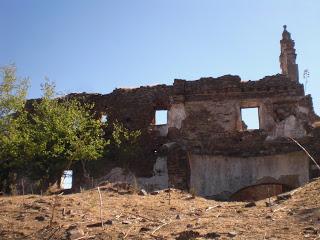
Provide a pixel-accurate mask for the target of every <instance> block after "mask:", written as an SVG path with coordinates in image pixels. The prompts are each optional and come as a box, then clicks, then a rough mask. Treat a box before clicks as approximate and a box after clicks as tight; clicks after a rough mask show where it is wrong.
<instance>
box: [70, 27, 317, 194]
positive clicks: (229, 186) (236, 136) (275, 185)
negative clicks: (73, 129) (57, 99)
mask: <svg viewBox="0 0 320 240" xmlns="http://www.w3.org/2000/svg"><path fill="white" fill-rule="evenodd" d="M280 45H281V54H280V57H279V59H280V66H281V70H282V72H281V74H276V75H273V76H266V77H264V78H262V79H260V80H257V81H242V80H241V78H240V77H239V76H232V75H225V76H221V77H218V78H212V77H206V78H200V79H198V80H194V81H187V80H182V79H175V80H174V83H173V85H157V86H144V87H139V88H133V89H115V90H114V91H113V92H112V93H110V94H86V93H82V94H71V95H69V96H71V97H84V98H85V99H86V101H88V102H93V103H95V110H96V112H97V113H99V115H100V116H102V115H105V116H106V117H107V119H108V123H112V122H113V121H116V120H117V121H119V122H122V123H123V124H124V125H125V126H126V127H127V128H128V129H131V130H136V129H140V130H141V132H142V135H141V141H142V143H143V144H142V145H143V152H144V157H143V158H140V159H133V160H132V161H133V163H134V164H132V167H131V169H130V171H131V173H128V172H123V171H122V170H121V169H119V168H117V167H116V165H113V166H112V167H110V166H107V165H108V164H107V163H106V165H105V169H104V174H103V176H102V175H100V176H99V177H100V179H101V180H110V181H112V180H117V179H122V180H128V179H129V180H130V179H131V177H130V174H131V175H133V174H134V175H135V177H136V178H137V181H138V183H139V184H140V185H141V186H143V187H145V188H150V189H161V188H166V187H168V186H174V187H175V188H180V189H187V190H192V191H194V192H195V193H196V194H198V195H201V196H205V197H209V198H215V199H234V200H241V199H259V198H262V197H264V196H265V195H266V194H267V193H272V194H276V193H281V192H283V191H286V190H289V189H293V188H295V187H298V186H301V185H303V184H305V183H307V182H308V181H309V179H310V178H311V177H314V176H316V174H317V173H316V169H315V167H314V166H313V164H312V162H311V161H310V160H309V158H308V156H307V155H306V154H305V153H304V151H303V150H302V149H301V148H300V147H299V146H297V145H296V144H295V143H294V142H293V141H292V140H291V139H290V138H294V139H296V140H298V141H299V142H301V143H302V144H303V145H304V146H306V147H307V148H308V150H310V151H311V152H312V154H314V156H319V155H320V154H319V152H318V149H320V148H319V146H320V145H319V136H320V134H319V128H316V127H315V124H314V123H315V122H317V121H319V117H318V116H317V115H316V114H315V112H314V110H313V105H312V98H311V96H310V95H305V92H304V86H303V85H302V84H300V83H299V74H298V65H297V64H296V56H297V55H296V52H295V42H294V41H293V40H292V38H291V35H290V33H289V32H288V31H287V30H286V26H284V31H283V33H282V39H281V41H280ZM247 108H256V109H257V110H258V121H259V128H258V129H247V128H246V124H245V123H244V121H243V119H242V111H244V110H245V109H247ZM160 110H166V111H167V123H166V124H161V125H158V124H157V123H156V119H155V116H156V113H157V111H160ZM106 162H107V161H106ZM102 166H103V164H102ZM78 170H79V169H78ZM78 170H77V169H74V180H73V181H74V188H77V187H79V186H81V184H82V183H81V181H82V180H81V177H80V173H79V171H78ZM77 171H78V172H77ZM94 177H98V176H94Z"/></svg>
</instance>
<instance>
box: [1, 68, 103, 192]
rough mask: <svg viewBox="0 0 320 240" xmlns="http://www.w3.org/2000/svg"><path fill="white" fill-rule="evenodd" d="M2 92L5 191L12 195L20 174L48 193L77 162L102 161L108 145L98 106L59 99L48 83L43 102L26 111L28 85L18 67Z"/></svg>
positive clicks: (5, 78)
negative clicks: (97, 116)
mask: <svg viewBox="0 0 320 240" xmlns="http://www.w3.org/2000/svg"><path fill="white" fill-rule="evenodd" d="M0 86H1V88H0V91H1V92H0V93H1V97H0V112H1V115H0V127H1V128H0V184H1V185H2V186H0V187H1V188H2V189H3V188H5V190H6V191H10V189H9V185H10V184H14V181H15V179H16V178H17V176H19V174H21V175H23V176H27V177H29V178H30V179H32V180H37V181H40V183H41V185H42V187H43V188H44V189H45V188H47V187H48V186H49V185H50V184H52V183H54V182H55V181H57V180H58V179H59V178H60V176H61V175H62V172H63V170H65V169H68V168H69V167H70V166H71V164H72V163H73V162H75V161H85V160H94V159H97V158H99V157H101V156H102V154H103V152H104V148H105V146H106V145H107V141H106V140H105V139H104V136H103V135H104V131H103V129H102V123H101V122H100V121H99V120H96V119H94V118H93V116H92V107H93V106H91V105H88V104H80V103H79V102H78V101H76V100H68V99H63V100H62V99H59V98H57V97H56V95H55V86H54V85H53V84H52V83H50V82H48V81H47V82H45V83H44V84H43V86H42V88H43V89H42V91H43V97H42V99H41V100H40V101H35V102H34V103H33V109H32V111H26V110H25V108H24V106H25V102H26V94H27V86H28V85H27V83H26V82H25V81H19V80H18V79H17V78H16V76H15V69H14V68H4V70H3V78H2V83H1V85H0Z"/></svg>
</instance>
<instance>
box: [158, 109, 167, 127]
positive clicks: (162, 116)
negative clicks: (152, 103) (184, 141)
mask: <svg viewBox="0 0 320 240" xmlns="http://www.w3.org/2000/svg"><path fill="white" fill-rule="evenodd" d="M155 115H156V116H155V122H156V125H165V124H167V121H168V110H156V114H155Z"/></svg>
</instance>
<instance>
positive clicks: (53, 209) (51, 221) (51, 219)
mask: <svg viewBox="0 0 320 240" xmlns="http://www.w3.org/2000/svg"><path fill="white" fill-rule="evenodd" d="M62 194H63V192H62V193H60V194H59V195H56V196H55V197H54V201H53V206H52V211H51V218H50V222H49V226H50V227H51V226H52V223H53V219H54V212H55V209H56V206H57V202H58V198H59V197H60V196H61V195H62Z"/></svg>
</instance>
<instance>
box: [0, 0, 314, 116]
mask: <svg viewBox="0 0 320 240" xmlns="http://www.w3.org/2000/svg"><path fill="white" fill-rule="evenodd" d="M284 24H287V25H288V31H290V32H291V34H292V37H293V39H294V40H295V41H296V49H297V54H298V58H297V62H298V64H299V69H300V81H301V82H303V78H302V73H303V70H304V69H306V68H308V69H309V71H310V79H309V84H308V87H307V93H311V94H312V96H313V100H314V105H315V109H316V112H317V113H320V60H319V58H320V26H319V25H320V1H319V0H307V1H302V0H299V1H298V0H281V1H279V0H259V1H257V0H242V1H238V0H233V1H230V0H229V1H228V0H220V1H216V0H193V1H189V0H126V1H125V0H113V1H111V0H90V1H89V0H83V1H82V0H68V1H65V0H54V1H43V0H0V29H1V36H0V65H2V66H3V65H6V64H9V63H15V64H16V66H17V68H18V75H19V76H27V77H30V79H31V84H32V88H31V90H30V94H29V97H39V96H40V83H41V82H42V81H43V80H44V78H45V77H49V79H50V80H52V81H55V82H56V84H57V90H58V91H60V92H63V93H69V92H84V91H85V92H99V93H108V92H111V91H112V90H113V89H114V88H116V87H118V88H119V87H138V86H141V85H154V84H160V83H163V84H172V82H173V79H174V78H182V79H188V80H192V79H198V78H200V77H204V76H213V77H217V76H220V75H224V74H235V75H239V76H240V77H241V78H242V79H243V80H249V79H251V80H257V79H260V78H262V77H264V76H265V75H272V74H276V73H278V72H280V67H279V60H278V57H279V54H280V50H279V49H280V46H279V40H280V37H281V33H282V25H284Z"/></svg>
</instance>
